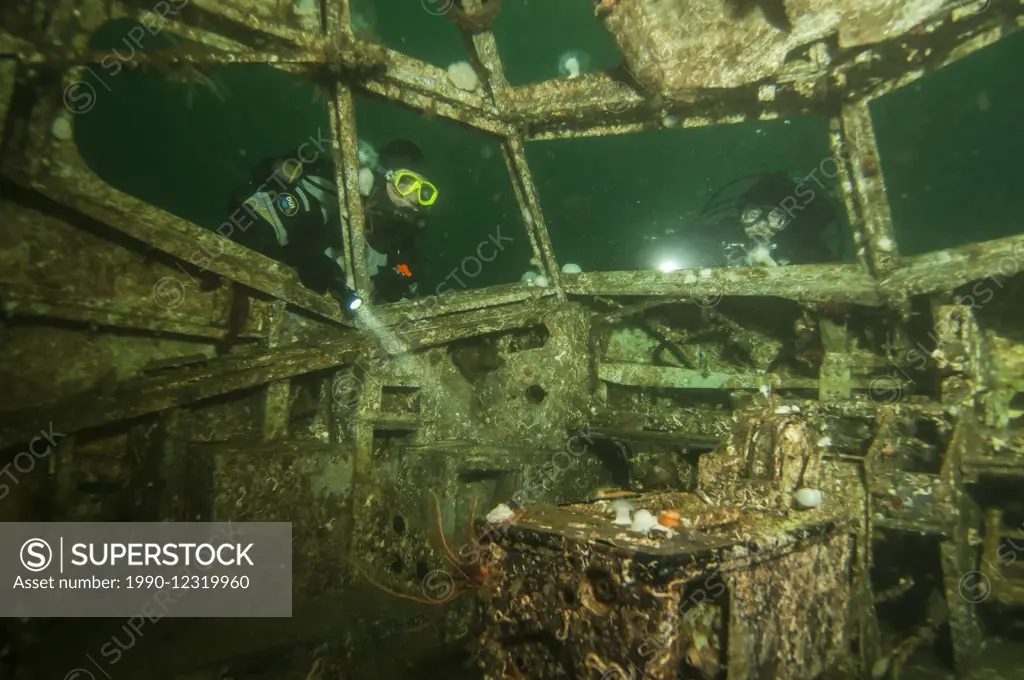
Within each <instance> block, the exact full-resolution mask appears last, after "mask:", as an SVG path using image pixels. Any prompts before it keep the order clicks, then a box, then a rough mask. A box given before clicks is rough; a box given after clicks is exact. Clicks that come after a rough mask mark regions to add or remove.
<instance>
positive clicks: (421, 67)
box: [0, 0, 1024, 324]
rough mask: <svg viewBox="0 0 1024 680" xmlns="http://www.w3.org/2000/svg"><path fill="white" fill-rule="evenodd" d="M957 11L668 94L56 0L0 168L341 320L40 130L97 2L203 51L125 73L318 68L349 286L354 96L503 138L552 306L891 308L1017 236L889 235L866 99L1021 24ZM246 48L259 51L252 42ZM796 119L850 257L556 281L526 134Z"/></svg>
mask: <svg viewBox="0 0 1024 680" xmlns="http://www.w3.org/2000/svg"><path fill="white" fill-rule="evenodd" d="M450 1H451V0H449V5H450ZM179 4H181V5H182V6H184V4H185V3H179ZM463 4H464V6H465V8H466V9H467V10H468V11H473V10H474V9H477V8H479V7H480V0H464V3H463ZM449 5H445V6H446V7H447V6H449ZM968 5H969V3H967V2H966V0H965V1H964V2H960V3H949V4H948V5H947V6H944V8H943V10H942V11H941V12H940V13H939V14H938V15H937V16H935V17H933V18H932V19H930V20H929V21H927V22H925V23H923V24H922V25H921V31H920V32H919V33H915V34H914V35H912V36H908V35H900V36H897V37H895V38H892V39H889V40H886V41H884V42H882V43H878V44H875V45H871V46H868V47H863V48H858V49H855V50H850V51H849V52H848V53H846V54H843V55H842V56H841V58H840V59H838V60H836V61H834V62H832V63H831V64H828V65H826V66H824V67H814V68H810V67H809V69H808V70H807V72H806V73H803V72H799V73H787V74H785V75H784V76H779V77H778V78H777V79H776V82H771V83H758V84H754V85H751V86H746V87H742V88H735V89H732V90H723V91H715V92H704V93H697V94H696V95H695V96H694V98H693V99H692V101H686V102H678V101H676V102H670V103H665V102H664V101H660V100H659V98H658V97H656V96H651V94H650V93H647V92H645V91H643V89H642V88H640V87H637V86H636V84H635V83H634V84H632V85H627V84H626V83H623V82H621V81H619V80H616V79H615V78H614V77H612V76H611V75H609V74H607V73H597V74H588V75H585V76H583V77H580V78H576V79H572V80H556V81H548V82H544V83H540V84H535V85H527V86H521V87H511V86H510V85H509V84H508V83H507V81H506V80H505V77H504V69H503V67H502V64H501V60H500V58H499V56H498V51H497V46H496V43H495V40H494V36H493V34H492V33H491V32H490V31H489V30H487V31H482V32H479V33H475V34H474V33H469V32H466V31H464V37H465V41H466V44H467V48H468V49H469V51H470V57H471V60H472V61H473V63H474V64H475V65H476V67H477V71H478V73H480V75H482V76H483V79H482V80H483V87H481V88H479V89H478V90H476V91H475V92H464V91H462V90H459V89H457V88H456V87H454V85H452V84H451V83H450V82H449V81H448V79H447V77H446V74H445V72H444V71H443V70H442V69H440V68H438V67H435V66H432V65H429V64H426V63H423V62H421V61H418V60H416V59H413V58H410V57H408V56H406V55H402V54H400V53H398V52H396V51H394V50H391V49H387V48H382V47H380V46H377V45H371V44H369V43H365V42H363V41H361V40H359V39H357V38H356V37H355V36H354V34H353V32H352V30H351V27H350V10H349V5H348V0H332V1H329V2H327V3H325V5H324V6H325V8H326V13H325V16H323V17H320V28H321V30H320V31H319V32H317V31H310V30H309V28H310V25H309V22H308V21H307V22H306V23H305V24H303V23H302V22H300V21H299V20H298V18H297V17H296V16H294V15H291V16H284V15H275V14H274V11H273V8H272V7H271V6H270V5H269V4H264V3H260V2H246V1H244V0H235V1H232V2H227V3H222V2H215V0H193V1H192V2H191V3H190V4H188V7H187V10H184V11H182V12H181V13H180V14H175V15H173V16H166V14H167V13H166V12H164V13H163V14H164V15H165V16H159V17H158V16H157V15H158V14H159V13H158V12H154V9H153V8H147V7H144V6H142V5H139V4H136V3H132V2H120V1H114V2H110V3H104V4H103V5H102V9H100V8H99V6H98V5H97V4H95V3H94V2H93V1H92V0H75V1H72V2H66V3H63V4H61V5H60V6H59V8H58V9H57V11H56V12H55V14H54V15H53V17H52V20H51V22H50V25H49V27H48V29H47V35H48V37H49V38H50V41H49V42H48V43H47V44H41V43H32V42H29V41H27V40H26V39H24V38H23V37H15V36H11V35H0V48H2V49H3V51H4V52H5V53H13V54H15V55H16V57H17V60H16V63H17V64H18V68H19V69H20V75H22V76H26V75H28V77H31V75H32V73H33V72H34V71H35V70H36V69H40V70H42V69H57V70H59V71H60V72H61V73H62V79H61V81H60V83H59V85H57V86H53V87H52V88H51V89H50V91H49V96H48V97H44V98H43V99H41V100H40V101H39V103H38V106H37V107H36V109H35V111H34V112H33V117H32V127H33V133H34V134H31V135H28V136H26V139H31V140H35V141H34V142H32V145H33V148H28V149H22V150H21V151H22V153H20V154H18V156H19V159H18V160H15V161H12V160H11V159H10V158H7V159H6V161H7V163H6V166H5V168H4V174H5V175H6V176H7V177H8V178H9V179H14V180H15V181H16V182H18V183H21V184H24V185H26V186H27V187H31V188H32V189H34V190H36V191H39V192H41V193H43V194H45V195H47V196H48V197H50V198H51V199H53V200H55V201H57V202H60V203H64V204H67V205H70V206H71V207H73V208H74V209H76V210H78V211H81V212H83V213H85V214H88V215H91V216H93V217H95V218H98V219H100V220H101V221H103V222H105V223H107V224H109V225H110V226H112V227H114V228H115V229H117V230H119V231H121V232H123V233H125V234H127V235H128V236H130V237H132V238H134V239H137V240H140V241H143V242H144V243H146V244H147V245H148V246H150V247H153V248H156V249H159V250H161V251H164V252H166V253H168V254H170V255H172V256H174V257H176V258H178V259H181V260H185V261H192V260H191V259H190V258H191V256H192V254H193V253H194V252H195V248H196V247H202V248H203V249H204V250H205V251H207V252H215V253H217V255H216V256H215V257H210V258H206V259H205V260H204V262H203V263H202V267H203V268H205V269H208V270H210V271H212V272H214V273H216V274H219V275H221V276H224V277H226V278H228V279H231V280H237V281H240V282H242V283H244V284H245V285H247V286H249V287H252V288H254V289H256V290H260V291H263V292H265V293H268V294H270V295H272V296H273V297H275V298H277V299H280V300H283V301H285V302H287V303H288V304H290V305H292V306H293V307H295V308H300V309H303V310H305V311H306V312H309V313H312V314H314V315H316V316H321V317H324V318H327V319H332V320H334V321H341V316H340V314H339V312H338V310H337V309H336V306H335V305H334V303H333V302H332V301H330V300H329V299H326V298H321V297H320V296H317V295H314V294H312V293H310V292H309V291H308V290H306V289H304V288H303V287H302V286H301V285H300V284H299V282H298V280H297V277H295V276H294V274H293V273H292V272H290V271H288V270H286V269H284V268H282V267H279V266H277V265H276V263H273V262H271V261H270V260H268V259H266V258H264V257H262V256H260V255H258V254H256V253H253V252H251V251H248V250H247V249H244V248H241V247H238V246H236V245H235V244H233V243H224V241H225V239H222V238H220V237H218V236H217V235H214V234H212V233H210V232H209V231H207V230H205V229H202V228H199V227H197V226H196V225H193V224H191V223H188V222H187V221H185V220H182V219H179V218H176V217H174V216H171V215H169V214H167V213H164V212H163V211H160V210H158V209H155V208H153V207H152V206H147V205H145V204H144V203H143V202H141V201H138V200H137V199H133V198H131V197H128V196H125V195H124V194H122V193H121V192H118V191H116V190H113V189H112V188H110V187H109V186H108V185H106V184H105V183H104V182H102V180H100V179H99V178H98V177H96V176H95V175H94V174H93V173H92V172H91V171H90V170H89V169H88V168H87V167H86V166H85V164H84V162H83V161H82V160H81V158H80V157H79V156H78V154H77V151H76V150H75V149H74V147H73V143H71V142H70V141H68V142H60V141H59V140H54V139H53V137H52V135H49V134H47V133H48V131H49V127H50V122H51V121H52V120H53V119H54V117H55V116H56V115H58V114H59V111H60V99H61V92H66V88H67V87H69V86H70V85H71V84H72V83H73V82H75V81H76V80H79V79H81V78H82V77H84V76H83V75H82V74H83V71H82V69H85V68H88V67H89V65H90V64H97V63H99V61H100V60H101V59H102V56H103V55H98V54H95V53H90V52H89V51H88V50H87V49H85V45H84V41H83V40H77V41H76V40H73V39H72V36H74V35H76V34H80V33H81V23H82V22H81V20H80V17H81V16H82V15H83V12H84V11H85V10H88V12H89V16H90V17H92V21H93V23H94V24H97V25H99V24H101V23H102V21H98V20H97V19H96V16H97V12H98V13H99V14H101V15H102V17H103V20H104V21H106V20H111V19H115V18H122V17H125V18H134V19H136V20H139V21H141V22H143V23H146V22H154V21H160V22H163V23H161V24H159V25H162V26H164V27H165V30H167V31H168V32H171V33H174V34H176V35H180V36H182V37H185V38H188V39H189V40H192V41H194V42H196V43H199V44H200V45H201V46H202V48H201V49H197V48H191V47H190V48H188V49H183V48H175V49H172V50H167V51H161V52H145V53H138V54H136V55H134V57H133V59H132V60H131V67H138V68H163V69H167V68H175V67H193V68H202V67H204V66H210V65H220V64H232V63H264V64H269V65H273V66H276V67H278V68H282V69H285V70H289V71H300V72H301V71H305V72H307V73H308V72H312V71H314V70H315V71H318V73H319V74H320V75H322V74H324V73H327V74H330V76H331V79H332V81H333V86H334V88H335V94H334V96H333V98H332V101H331V116H332V121H331V124H332V128H333V130H334V132H335V140H336V144H335V149H333V150H332V153H333V154H334V157H335V160H336V161H337V165H338V167H339V168H340V169H341V172H340V173H339V177H338V178H337V179H338V183H339V189H340V192H339V195H340V196H341V199H340V200H341V202H342V208H343V209H344V212H345V214H347V215H348V218H349V219H348V223H347V224H346V225H345V229H346V234H345V244H346V256H345V257H346V260H347V261H348V262H350V263H351V270H352V271H353V273H354V278H355V283H356V288H357V291H358V292H359V293H361V294H363V295H364V296H366V293H367V292H368V290H369V279H368V277H367V275H366V268H365V263H364V261H363V260H364V258H363V257H362V256H361V255H360V254H361V253H362V252H363V251H364V244H365V236H364V231H363V230H364V227H363V221H362V210H361V201H360V197H359V194H358V191H357V190H356V189H357V185H356V180H357V178H356V176H355V173H354V172H352V171H351V169H352V168H357V167H358V160H357V144H356V142H357V138H356V125H357V121H356V120H355V112H354V106H353V94H354V93H355V92H356V91H365V92H368V93H370V94H373V95H376V96H379V97H383V98H386V99H388V100H390V101H393V102H396V103H399V104H402V105H404V106H407V107H410V108H413V109H418V110H429V111H430V112H431V113H432V114H435V115H437V116H440V117H442V118H447V119H449V120H452V121H454V122H457V123H459V124H462V125H465V126H468V127H470V128H473V129H475V130H478V131H480V132H483V133H486V134H490V135H494V136H496V137H498V138H499V139H501V140H502V149H503V152H504V155H505V158H506V163H507V165H508V168H509V171H510V174H511V176H512V180H513V186H514V189H515V193H516V197H517V199H518V201H519V203H520V206H521V209H522V212H523V216H524V221H525V223H526V226H527V232H528V235H529V237H530V242H531V245H532V248H533V251H534V256H535V257H536V258H537V259H538V261H539V262H541V263H542V267H543V269H544V270H545V271H546V273H547V274H548V276H549V279H550V280H551V282H552V292H553V293H554V294H555V295H556V296H557V297H558V298H560V299H564V297H565V296H566V295H567V294H577V295H598V294H600V295H648V296H664V295H675V296H679V295H680V292H681V291H682V294H683V295H684V296H685V295H686V294H687V293H686V291H693V290H694V289H695V286H696V289H698V290H699V291H700V293H699V295H702V296H707V295H717V296H751V295H772V296H779V297H784V298H789V299H794V300H804V301H814V300H822V299H830V300H837V301H849V302H857V303H861V304H866V305H894V306H896V307H898V308H899V307H902V304H901V303H902V301H903V300H905V299H906V296H907V295H909V294H914V293H928V292H933V291H940V290H949V289H952V288H955V287H956V286H958V285H962V284H963V283H966V282H969V281H971V280H976V279H980V278H984V277H986V276H990V275H992V273H993V271H995V267H996V266H997V265H998V263H999V262H1001V261H1002V260H1003V259H1005V258H1006V257H1008V256H1012V257H1016V256H1019V255H1020V254H1021V253H1024V236H1018V237H1011V238H1006V239H999V240H996V241H990V242H987V243H984V244H975V245H970V246H964V247H959V248H953V249H950V250H947V251H943V252H941V253H930V254H927V255H922V256H917V257H913V258H900V257H899V254H898V247H897V243H896V239H895V237H894V235H893V232H892V220H891V215H890V211H889V207H888V203H887V201H886V197H885V186H884V181H883V178H882V174H881V171H880V165H879V159H878V151H877V143H876V141H875V137H874V130H873V127H872V124H871V116H870V112H869V110H868V105H869V103H870V102H871V101H872V100H873V99H875V98H877V97H879V96H881V95H884V94H887V93H889V92H891V91H893V90H895V89H897V88H899V87H903V86H905V85H907V84H908V83H911V82H914V81H915V80H917V79H918V78H920V77H922V76H923V75H925V74H927V73H929V72H932V71H934V70H936V69H938V68H942V67H944V66H946V65H948V64H950V63H953V62H955V61H957V60H959V59H961V58H963V57H965V56H967V55H969V54H971V53H973V52H975V51H977V50H978V49H981V48H983V47H985V46H988V45H990V44H992V43H993V42H995V41H996V40H998V39H1000V38H1001V37H1004V36H1005V35H1008V34H1009V33H1012V32H1014V31H1016V30H1019V28H1020V27H1021V26H1022V25H1024V8H1022V6H1021V5H1020V4H1019V3H1017V2H1014V1H1013V0H991V2H989V3H986V4H985V5H984V7H982V9H984V11H977V9H978V8H976V7H973V5H972V6H968ZM278 9H279V8H278ZM306 19H307V20H308V17H306ZM147 25H152V24H151V23H150V24H147ZM940 38H941V39H940ZM247 45H259V49H252V48H251V47H248V46H247ZM9 64H10V62H9V61H8V62H6V63H5V69H7V70H8V71H10V70H11V68H12V67H10V66H9ZM822 69H824V70H822ZM823 77H825V78H828V79H829V80H830V82H834V83H836V84H838V86H837V87H836V88H835V89H837V90H838V92H839V95H838V97H833V98H832V99H830V100H829V101H828V102H824V103H823V102H819V101H817V100H816V99H815V97H814V96H813V94H812V92H813V89H814V88H813V84H814V83H815V82H818V81H819V80H820V79H821V78H823ZM769 94H770V96H769ZM5 101H7V98H5ZM837 106H838V108H837ZM5 113H6V111H5ZM807 113H817V114H823V115H827V116H829V117H830V118H831V119H832V133H831V143H832V145H833V148H834V149H835V150H836V151H837V156H838V157H839V158H841V159H842V161H843V162H842V163H840V164H839V165H840V180H841V183H842V185H843V189H844V193H845V197H846V206H847V209H848V212H849V213H850V218H851V219H850V223H851V225H852V229H853V236H854V240H855V243H856V244H857V246H858V265H856V266H852V265H846V264H834V265H813V266H804V267H786V268H782V269H780V270H777V271H769V270H763V269H733V270H728V271H724V270H703V271H699V272H697V271H677V272H672V273H662V272H646V271H643V272H591V273H586V274H583V275H579V276H575V277H572V278H571V280H569V279H566V278H565V277H561V276H560V269H559V267H558V261H557V258H556V256H555V253H554V250H553V248H552V246H551V241H550V238H549V236H548V230H547V226H546V223H545V220H544V215H543V212H542V210H541V204H540V200H539V197H538V192H537V189H536V186H535V185H534V182H533V179H532V175H531V171H530V168H529V165H528V163H527V161H526V156H525V144H526V143H528V142H529V141H534V140H542V139H553V138H562V137H584V136H595V135H606V134H624V133H631V132H639V131H644V130H652V129H658V128H661V127H663V123H662V120H663V118H664V117H665V116H672V117H673V118H675V119H678V121H679V125H680V126H681V127H682V128H691V127H699V126H707V125H715V124H726V123H732V122H740V121H744V120H753V119H760V120H771V119H776V118H779V117H782V116H792V115H800V114H807ZM193 264H196V265H198V264H199V263H193ZM534 295H535V291H532V290H530V289H529V288H528V287H527V286H526V285H525V284H511V285H505V286H497V287H493V288H488V289H484V290H481V291H471V292H464V293H461V294H456V295H444V296H440V299H436V300H432V301H428V302H425V301H424V300H415V301H410V302H403V303H396V304H391V305H383V306H381V307H379V308H378V315H379V317H380V319H381V320H382V321H383V322H384V323H387V324H395V323H398V322H400V321H405V320H412V319H418V318H426V317H430V316H436V315H442V314H448V313H452V312H455V311H464V310H467V309H473V308H479V307H487V306H492V305H500V304H506V303H508V302H510V301H513V300H522V299H527V298H529V297H533V296H534Z"/></svg>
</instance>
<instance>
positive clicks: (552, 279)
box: [502, 135, 565, 300]
mask: <svg viewBox="0 0 1024 680" xmlns="http://www.w3.org/2000/svg"><path fill="white" fill-rule="evenodd" d="M502 150H503V151H504V152H505V163H506V165H508V169H509V173H510V174H511V175H512V186H513V187H514V188H515V192H516V199H517V200H518V201H519V205H520V206H521V207H522V210H523V220H524V221H525V222H526V229H527V232H529V234H530V245H531V246H532V247H533V252H534V257H535V258H536V259H537V262H538V263H541V262H542V263H544V265H545V269H546V271H547V277H548V281H549V284H550V285H551V286H552V287H553V288H554V290H555V292H556V293H557V295H558V298H559V299H560V300H564V299H565V291H564V290H563V289H562V272H561V270H560V269H559V268H558V261H557V260H556V259H555V251H554V248H553V247H552V246H551V238H550V236H549V235H548V227H547V224H546V222H545V221H544V211H543V210H542V209H541V205H540V196H539V195H538V194H537V187H536V186H535V185H534V183H533V174H532V173H531V172H530V166H529V164H528V163H527V162H526V148H525V146H524V145H523V139H522V137H520V136H519V135H510V136H509V137H508V139H506V141H505V143H504V144H503V145H502Z"/></svg>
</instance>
